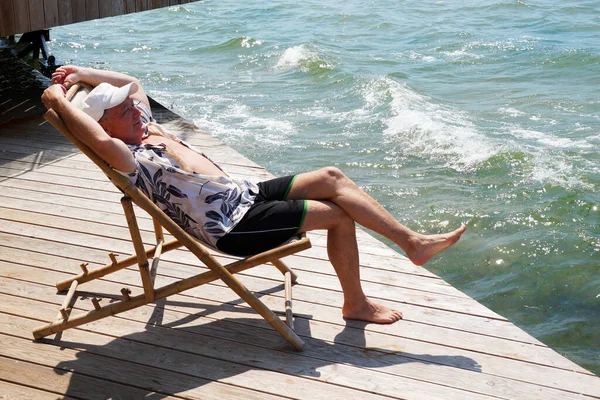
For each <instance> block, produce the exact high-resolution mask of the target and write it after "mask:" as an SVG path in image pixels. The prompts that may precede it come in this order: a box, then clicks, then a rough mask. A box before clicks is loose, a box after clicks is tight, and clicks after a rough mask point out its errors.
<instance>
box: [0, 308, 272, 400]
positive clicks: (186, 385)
mask: <svg viewBox="0 0 600 400" xmlns="http://www.w3.org/2000/svg"><path fill="white" fill-rule="evenodd" d="M6 322H7V323H8V324H9V330H7V331H6V332H13V333H17V334H18V331H19V330H18V329H16V328H17V327H19V328H23V329H27V330H28V329H29V328H30V327H31V326H33V325H34V324H36V323H37V322H36V321H27V320H24V319H20V318H10V317H8V318H7V321H6ZM2 338H3V345H4V346H3V348H2V349H0V355H2V356H4V357H7V358H8V357H9V358H12V359H18V360H20V361H25V362H30V363H38V364H42V365H44V366H47V367H51V368H54V370H55V371H57V373H63V372H66V371H70V372H75V373H76V374H83V375H87V376H93V377H95V378H99V379H103V380H108V381H112V382H116V383H119V384H123V385H125V386H135V387H138V388H143V390H144V391H147V392H149V393H157V394H158V393H160V394H161V398H162V396H164V395H165V394H167V395H175V394H176V395H177V397H178V398H184V399H213V400H222V399H223V398H225V399H244V400H245V399H249V400H251V399H252V400H262V399H269V400H274V399H277V398H279V397H276V396H271V395H269V394H267V393H264V392H257V391H255V390H248V389H245V388H240V387H236V386H232V385H225V384H222V383H220V382H214V381H210V380H207V379H202V378H199V377H190V376H187V375H184V374H180V373H174V372H171V371H168V370H165V369H163V368H160V366H156V367H154V366H148V365H140V364H138V363H135V364H134V363H132V362H130V361H127V359H126V356H127V354H123V355H122V356H121V357H119V358H117V359H115V358H112V357H107V356H103V355H99V354H95V353H94V352H91V351H75V350H71V349H69V348H61V347H60V346H57V345H55V344H54V343H52V344H49V343H35V342H32V341H31V340H29V339H28V338H17V337H10V336H2ZM157 364H158V363H157ZM78 376H79V375H77V378H78ZM55 398H56V397H55Z"/></svg>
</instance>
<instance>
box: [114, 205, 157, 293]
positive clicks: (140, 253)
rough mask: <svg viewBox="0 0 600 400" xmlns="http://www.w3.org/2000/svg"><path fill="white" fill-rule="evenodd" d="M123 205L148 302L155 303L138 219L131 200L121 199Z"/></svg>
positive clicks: (152, 284)
mask: <svg viewBox="0 0 600 400" xmlns="http://www.w3.org/2000/svg"><path fill="white" fill-rule="evenodd" d="M121 204H122V205H123V211H124V212H125V218H126V219H127V225H128V226H129V233H130V234H131V240H132V241H133V248H134V249H135V254H136V255H137V259H138V266H139V268H140V275H141V277H142V284H143V286H144V293H145V295H146V299H147V300H148V302H152V301H154V283H153V282H152V277H151V275H150V267H149V265H148V257H146V249H144V243H143V242H142V236H141V235H140V229H139V228H138V224H137V219H136V218H135V213H134V212H133V205H132V202H131V198H130V197H128V196H124V197H123V198H121ZM157 247H158V246H157ZM157 250H158V249H157Z"/></svg>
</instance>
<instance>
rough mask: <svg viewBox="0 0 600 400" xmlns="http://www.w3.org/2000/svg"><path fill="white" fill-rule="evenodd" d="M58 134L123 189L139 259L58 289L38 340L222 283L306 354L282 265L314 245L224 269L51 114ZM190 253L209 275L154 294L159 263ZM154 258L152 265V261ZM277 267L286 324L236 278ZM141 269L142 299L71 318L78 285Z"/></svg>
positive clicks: (286, 248)
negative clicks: (147, 229) (147, 237)
mask: <svg viewBox="0 0 600 400" xmlns="http://www.w3.org/2000/svg"><path fill="white" fill-rule="evenodd" d="M77 90H79V87H78V85H74V86H73V87H72V88H71V89H70V90H69V93H68V94H67V97H68V98H71V97H72V96H73V95H74V94H75V93H76V92H77ZM44 118H46V120H47V121H49V122H50V123H51V124H52V125H53V126H54V127H55V128H56V129H57V130H58V131H59V132H61V133H62V134H63V135H64V136H65V137H67V138H68V139H69V140H70V141H71V142H72V143H73V144H74V145H76V146H77V147H78V148H79V149H80V150H81V151H82V152H83V153H84V154H85V155H87V156H88V157H89V158H90V159H91V160H92V161H93V162H94V163H95V164H96V165H97V166H98V167H99V168H100V169H101V170H102V171H103V172H104V173H105V174H106V175H107V176H108V177H109V178H110V179H111V181H112V182H113V183H114V184H115V185H116V186H117V188H119V189H120V190H121V191H122V192H123V193H124V197H123V198H122V199H121V203H122V205H123V210H124V213H125V217H126V219H127V224H128V226H129V231H130V234H131V239H132V242H133V246H134V249H135V254H134V255H132V256H129V257H127V258H124V259H122V260H119V261H117V259H116V257H115V255H114V254H112V253H110V254H109V257H110V259H111V263H109V264H106V265H105V266H103V267H100V268H98V269H95V270H93V271H88V269H87V266H86V264H81V269H82V273H81V274H79V275H77V276H75V277H72V278H70V279H66V280H63V281H61V282H58V283H57V284H56V287H57V289H58V290H59V291H62V290H67V289H68V292H67V295H66V297H65V299H64V301H63V303H62V306H61V308H60V309H59V312H58V314H57V317H56V319H55V320H54V321H52V322H50V323H48V324H46V325H43V326H40V327H38V328H36V329H35V330H34V331H33V336H34V338H36V339H40V338H43V337H46V336H49V335H52V334H55V333H58V332H62V331H64V330H67V329H69V328H73V327H76V326H79V325H82V324H86V323H88V322H92V321H96V320H99V319H102V318H106V317H109V316H112V315H116V314H120V313H122V312H125V311H128V310H132V309H134V308H137V307H141V306H143V305H146V304H148V303H152V302H154V301H157V300H160V299H164V298H166V297H168V296H171V295H173V294H177V293H181V292H183V291H185V290H188V289H191V288H194V287H197V286H200V285H203V284H205V283H208V282H212V281H214V280H217V279H221V280H222V281H223V282H224V283H225V284H226V285H227V286H229V287H230V288H231V289H232V290H233V291H234V292H235V293H236V294H237V295H238V296H240V298H241V299H242V300H244V301H245V302H246V303H248V304H249V305H250V306H251V307H252V308H253V309H254V310H255V311H256V312H258V313H259V314H260V315H261V316H262V317H263V318H264V319H265V320H266V321H267V322H268V323H269V324H270V325H271V326H272V327H273V328H274V329H275V330H276V331H277V332H279V334H281V336H283V338H284V339H285V340H287V341H288V342H289V343H290V344H291V345H292V347H294V348H295V349H296V350H301V349H302V347H303V346H304V342H303V341H302V339H300V338H299V337H298V335H296V333H295V332H294V330H293V329H294V326H293V317H292V309H291V305H292V294H291V286H292V283H295V282H296V280H297V275H296V274H295V273H294V272H293V271H292V270H291V269H290V268H289V267H288V266H287V265H286V264H285V263H284V262H283V261H281V258H283V257H285V256H288V255H291V254H295V253H297V252H299V251H303V250H306V249H308V248H310V247H311V244H310V241H309V240H308V238H307V237H306V236H305V235H302V236H301V237H300V239H299V240H297V241H294V242H291V243H288V244H284V245H282V246H279V247H277V248H275V249H272V250H268V251H266V252H263V253H260V254H257V255H254V256H251V257H248V258H245V259H242V260H237V261H234V262H231V263H230V264H227V265H223V264H221V263H220V262H219V261H218V260H217V259H216V258H215V257H214V256H213V255H211V254H210V253H209V252H208V251H207V249H206V248H205V246H203V245H202V244H201V243H200V242H198V241H197V240H196V239H194V238H193V237H192V236H190V235H189V234H188V233H186V232H185V231H184V230H183V229H182V228H181V227H179V226H178V225H177V224H176V223H175V222H173V220H171V219H170V218H169V217H168V216H167V215H166V214H165V213H164V212H163V211H162V210H161V209H160V208H158V207H157V206H156V205H155V204H154V203H153V202H152V201H151V200H150V199H148V198H147V197H146V196H145V195H144V194H143V193H142V192H141V191H140V190H139V189H138V188H137V187H135V185H133V184H131V183H130V182H129V180H128V179H127V178H126V177H124V176H123V175H121V174H119V173H118V172H116V171H115V170H113V169H112V168H111V167H110V166H109V165H108V164H107V163H106V162H105V161H104V160H103V159H102V158H101V157H99V156H98V155H97V154H96V153H95V152H94V151H93V150H92V149H90V148H89V147H87V146H86V145H85V144H83V143H82V142H81V141H80V140H79V139H77V137H76V136H75V135H73V133H72V132H71V131H70V130H69V129H68V128H67V126H66V125H65V124H64V122H63V121H62V119H61V118H60V116H59V115H58V114H57V113H56V112H55V111H54V110H48V112H47V113H46V114H45V115H44ZM132 202H135V203H136V204H137V205H138V206H139V207H140V208H141V209H143V210H144V211H146V212H147V213H148V214H149V215H150V216H151V217H152V219H153V222H154V232H155V236H156V245H155V246H152V247H151V248H149V249H145V248H144V244H143V242H142V238H141V235H140V231H139V228H138V225H137V219H136V216H135V214H134V210H133V205H132ZM163 227H164V228H165V229H166V230H167V231H168V232H169V233H171V235H173V237H174V238H175V239H173V240H171V241H168V242H165V239H164V235H163ZM182 246H183V247H186V248H187V249H189V250H190V251H191V252H192V253H193V254H194V255H195V256H196V257H198V259H199V260H200V261H201V262H202V263H204V264H205V265H206V266H207V267H208V268H209V269H210V271H208V272H203V273H200V274H197V275H194V276H192V277H189V278H185V279H181V280H179V281H176V282H173V283H171V284H168V285H165V286H163V287H160V288H154V279H153V276H152V275H153V274H152V271H156V269H157V267H158V263H159V261H160V257H161V255H162V254H163V253H165V252H167V251H170V250H173V249H176V248H179V247H182ZM149 257H152V258H153V259H152V264H151V265H150V263H149V262H148V258H149ZM269 262H270V263H271V264H273V265H274V266H275V267H276V268H277V269H278V270H279V271H281V273H282V274H283V275H284V285H285V314H286V322H287V324H286V323H284V322H283V321H282V320H281V319H280V318H279V317H278V316H277V315H275V313H274V312H273V311H271V310H270V309H269V308H268V307H267V306H266V305H265V304H264V303H263V302H261V301H260V300H259V299H258V298H257V297H256V296H255V295H254V294H253V293H252V292H250V291H249V290H248V289H247V288H246V287H245V286H244V285H243V284H242V283H241V282H240V281H238V279H236V278H235V277H234V276H233V274H235V273H238V272H241V271H244V270H247V269H249V268H252V267H255V266H258V265H261V264H266V263H269ZM136 263H137V264H138V267H139V271H140V276H141V280H142V285H143V288H144V293H143V294H141V295H138V296H134V297H131V296H129V294H130V291H129V290H128V289H127V288H123V289H122V290H121V294H122V297H123V299H122V300H120V301H118V302H115V303H111V304H109V305H106V306H103V307H101V306H100V304H99V302H98V300H97V299H95V298H92V303H93V305H94V309H93V310H91V311H88V312H83V313H81V314H78V315H70V311H71V310H70V308H69V305H70V304H71V302H72V300H73V297H74V296H75V293H76V291H77V289H78V285H81V284H83V283H85V282H89V281H92V280H94V279H98V278H100V277H103V276H105V275H107V274H110V273H112V272H115V271H118V270H121V269H123V268H126V267H128V266H131V265H134V264H136Z"/></svg>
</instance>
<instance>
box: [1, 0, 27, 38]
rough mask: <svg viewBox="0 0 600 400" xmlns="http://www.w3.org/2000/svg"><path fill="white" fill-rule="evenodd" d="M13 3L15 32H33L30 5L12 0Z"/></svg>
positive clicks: (19, 0) (21, 0)
mask: <svg viewBox="0 0 600 400" xmlns="http://www.w3.org/2000/svg"><path fill="white" fill-rule="evenodd" d="M12 2H13V9H14V13H15V14H14V15H15V27H16V29H15V30H16V31H17V32H19V33H21V32H29V31H31V24H30V16H29V3H28V2H27V1H23V0H12ZM0 14H1V13H0ZM0 36H1V35H0Z"/></svg>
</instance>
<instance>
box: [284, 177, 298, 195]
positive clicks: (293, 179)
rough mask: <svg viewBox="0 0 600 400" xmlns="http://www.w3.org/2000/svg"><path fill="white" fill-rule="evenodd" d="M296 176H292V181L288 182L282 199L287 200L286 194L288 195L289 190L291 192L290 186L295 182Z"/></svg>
mask: <svg viewBox="0 0 600 400" xmlns="http://www.w3.org/2000/svg"><path fill="white" fill-rule="evenodd" d="M297 176H298V175H294V177H293V178H292V181H291V182H290V186H288V188H287V190H286V191H285V194H284V195H283V199H284V200H287V197H288V194H290V190H292V185H293V184H294V181H295V180H296V177H297Z"/></svg>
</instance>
